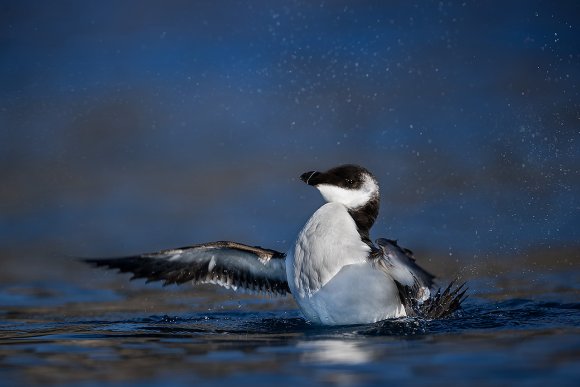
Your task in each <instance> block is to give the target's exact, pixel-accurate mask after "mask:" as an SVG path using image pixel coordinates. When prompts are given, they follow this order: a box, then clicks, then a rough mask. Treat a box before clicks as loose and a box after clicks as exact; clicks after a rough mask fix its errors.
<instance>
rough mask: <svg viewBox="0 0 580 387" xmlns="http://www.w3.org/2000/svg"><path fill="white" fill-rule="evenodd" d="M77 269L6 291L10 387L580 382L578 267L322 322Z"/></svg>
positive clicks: (222, 294) (2, 345)
mask: <svg viewBox="0 0 580 387" xmlns="http://www.w3.org/2000/svg"><path fill="white" fill-rule="evenodd" d="M74 265H79V266H80V267H77V268H75V269H76V270H78V272H77V279H76V280H73V281H72V282H73V283H76V284H70V283H66V282H46V281H45V282H41V283H36V284H34V285H32V286H18V285H13V286H2V287H1V288H0V307H1V308H2V309H1V310H2V312H1V313H2V314H1V321H2V322H1V323H0V358H1V359H2V363H1V364H2V367H1V372H2V375H3V381H2V384H5V385H16V384H17V385H37V384H42V385H67V384H72V385H103V384H110V385H121V384H122V385H150V386H158V385H186V384H192V383H196V384H200V383H201V384H206V385H213V384H215V385H217V384H223V383H229V382H231V383H236V384H243V385H245V384H248V385H249V384H252V385H266V384H272V383H276V384H279V385H295V383H309V384H328V383H330V384H363V385H364V384H383V383H393V382H396V383H402V384H416V383H424V384H433V385H443V384H449V383H476V384H479V383H486V384H488V383H497V384H518V383H522V384H526V385H545V384H546V383H550V384H559V385H574V384H575V382H577V381H578V378H579V377H580V370H579V368H578V364H579V361H580V328H579V327H580V303H579V302H578V294H580V286H579V284H580V281H578V280H579V279H580V278H579V276H580V272H578V271H577V270H572V271H568V272H567V273H558V272H557V273H551V274H548V273H540V274H538V273H535V274H533V275H528V276H527V278H522V277H521V276H519V275H518V274H517V273H511V274H514V276H515V278H511V275H510V274H509V273H508V274H507V275H503V276H502V277H499V278H497V277H496V276H492V277H479V278H471V280H470V286H471V288H470V298H469V299H468V300H467V301H466V303H465V306H464V308H463V310H461V311H460V312H458V313H457V314H456V315H454V316H453V317H451V318H448V319H444V320H434V321H426V320H421V319H399V320H393V321H383V322H379V323H376V324H371V325H359V326H344V327H320V326H314V325H311V324H309V323H308V322H306V321H305V320H303V319H302V318H301V316H300V314H299V312H298V311H297V309H296V308H295V306H294V304H293V301H291V300H290V299H287V298H269V297H263V296H252V295H237V294H234V293H232V292H229V291H227V290H222V289H220V288H216V287H211V286H202V287H196V288H192V287H191V286H187V285H186V286H182V287H168V288H162V287H161V286H156V285H155V284H153V285H147V286H146V285H144V284H143V283H141V281H134V282H132V283H126V282H125V281H126V279H127V278H125V277H126V276H120V277H121V278H119V277H117V275H116V274H113V273H108V272H107V273H101V272H99V275H98V276H91V275H90V272H91V271H92V270H95V269H90V268H84V267H83V266H81V265H80V264H79V263H75V264H74ZM78 276H85V278H84V280H85V282H84V283H83V281H79V278H78ZM510 278H511V279H510ZM521 281H524V282H533V283H535V286H534V287H533V288H530V287H524V286H522V284H521ZM503 289H511V290H512V291H511V292H510V291H505V292H504V290H503ZM498 291H499V292H498Z"/></svg>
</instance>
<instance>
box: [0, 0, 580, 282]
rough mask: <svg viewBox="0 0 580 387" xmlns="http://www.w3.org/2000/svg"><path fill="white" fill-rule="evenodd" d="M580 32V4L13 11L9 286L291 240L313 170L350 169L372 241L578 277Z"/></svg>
mask: <svg viewBox="0 0 580 387" xmlns="http://www.w3.org/2000/svg"><path fill="white" fill-rule="evenodd" d="M579 23H580V4H579V3H578V2H577V1H559V2H551V1H513V2H478V1H426V2H411V1H398V2H382V1H357V2H343V1H319V2H311V1H290V2H288V1H253V2H245V1H226V2H216V1H196V2H189V1H178V0H177V1H163V2H159V1H150V0H144V1H139V2H133V1H100V2H81V1H61V2H56V3H55V2H37V1H2V2H1V3H0V41H1V43H0V55H1V58H2V60H1V61H0V84H1V88H0V259H1V262H2V270H1V273H0V279H1V280H2V281H4V283H10V282H22V281H32V280H36V279H41V278H46V277H51V276H52V277H58V276H62V275H66V276H67V277H68V278H73V277H76V276H77V274H74V273H76V272H77V271H76V270H78V267H77V266H75V265H70V258H69V257H70V256H109V255H124V254H132V253H140V252H147V251H155V250H159V249H163V248H171V247H177V246H183V245H188V244H192V243H198V242H206V241H212V240H222V239H225V240H235V241H239V242H243V243H247V244H256V245H262V246H265V247H269V248H273V249H277V250H281V251H285V250H286V249H287V248H289V246H290V245H291V243H292V241H293V239H294V238H295V236H296V234H297V232H298V231H299V229H300V228H301V227H302V225H303V224H304V222H305V221H306V220H307V218H308V217H309V216H310V214H311V213H312V212H313V211H314V210H315V209H316V208H317V207H318V206H319V205H320V204H322V198H321V197H320V195H319V194H318V193H317V192H316V191H315V190H313V189H312V188H311V187H308V186H306V185H304V184H303V183H302V182H300V181H299V179H298V176H299V175H300V174H301V173H303V172H305V171H308V170H313V169H319V170H323V169H327V168H330V167H333V166H336V165H338V164H343V163H358V164H361V165H363V166H366V167H367V168H368V169H370V170H371V171H372V172H373V173H374V174H375V175H376V176H377V178H378V180H379V181H380V183H381V189H382V190H381V199H382V203H381V204H382V207H381V213H380V216H379V219H378V222H377V224H376V225H375V227H374V229H373V230H372V231H371V234H372V237H373V238H377V237H388V238H392V239H398V240H399V242H400V243H401V244H402V245H403V246H408V247H410V248H412V249H414V250H415V251H416V253H417V255H418V256H419V260H420V262H424V263H425V264H426V265H427V266H428V267H429V268H430V269H431V270H433V271H435V272H436V273H437V274H441V273H443V274H444V275H445V274H448V275H450V276H452V275H454V274H453V272H457V271H464V272H465V271H469V270H471V271H472V273H471V275H474V274H475V275H476V274H477V273H473V272H475V271H478V270H483V269H484V268H489V267H490V266H494V265H495V266H501V265H504V266H510V265H511V266H512V269H513V266H514V265H521V264H522V263H523V264H524V265H525V267H523V268H522V267H521V266H518V268H517V270H518V271H519V270H520V268H521V269H522V271H521V272H524V271H525V270H535V268H536V267H538V266H542V270H545V269H546V268H552V267H555V268H560V269H562V268H564V270H565V268H567V267H570V266H574V267H577V266H576V265H577V264H578V262H579V261H580V258H579V256H580V248H579V247H580V238H579V237H580V231H579V230H580V216H579V206H580V199H579V194H580V192H579V187H580V185H579V182H580V173H579V166H580V151H579V147H578V141H579V140H580V109H579V103H580V99H579V91H580V90H579V84H578V78H579V76H580V34H579V33H578V27H579ZM443 263H445V264H443ZM451 264H453V265H455V266H453V267H452V268H449V265H451ZM73 268H74V269H75V271H73ZM466 268H468V269H466ZM83 273H87V274H88V273H94V272H93V271H91V270H87V271H86V272H83ZM463 274H465V273H463ZM468 274H469V273H468ZM78 275H79V276H81V274H78ZM77 279H78V278H77Z"/></svg>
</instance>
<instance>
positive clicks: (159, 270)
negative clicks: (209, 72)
mask: <svg viewBox="0 0 580 387" xmlns="http://www.w3.org/2000/svg"><path fill="white" fill-rule="evenodd" d="M84 261H85V262H87V263H89V264H92V265H95V266H98V267H106V268H109V269H118V270H119V271H120V272H121V273H132V274H133V277H132V278H131V279H136V278H146V279H147V282H153V281H163V284H164V285H170V284H182V283H185V282H190V281H191V282H193V283H194V284H202V283H212V284H216V285H220V286H223V287H226V288H232V289H234V290H237V289H245V290H249V291H253V292H265V293H271V294H280V295H284V294H288V293H290V289H289V288H288V282H287V280H286V266H285V254H283V253H280V252H278V251H275V250H270V249H264V248H262V247H258V246H247V245H244V244H241V243H237V242H228V241H219V242H211V243H203V244H198V245H193V246H188V247H183V248H178V249H171V250H163V251H160V252H156V253H149V254H142V255H136V256H130V257H119V258H93V259H85V260H84Z"/></svg>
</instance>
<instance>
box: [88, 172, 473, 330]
mask: <svg viewBox="0 0 580 387" xmlns="http://www.w3.org/2000/svg"><path fill="white" fill-rule="evenodd" d="M300 179H301V180H302V181H304V182H305V183H306V184H308V185H310V186H313V187H316V188H317V189H318V190H319V191H320V193H321V194H322V196H323V198H324V199H325V201H326V204H324V205H323V206H322V207H320V208H319V209H318V210H317V211H316V212H315V213H314V214H313V215H312V216H311V217H310V219H309V220H308V221H307V222H306V225H305V226H304V227H303V228H302V230H301V231H300V233H299V234H298V237H297V238H296V241H295V242H294V244H293V245H292V247H291V248H290V250H289V251H288V252H287V253H286V254H284V253H281V252H278V251H275V250H271V249H265V248H262V247H259V246H248V245H244V244H241V243H237V242H229V241H221V242H211V243H202V244H198V245H193V246H188V247H183V248H177V249H171V250H164V251H160V252H156V253H150V254H142V255H136V256H130V257H121V258H104V259H86V260H85V261H86V262H88V263H91V264H94V265H96V266H105V267H107V268H111V269H119V271H120V272H122V273H125V272H130V273H133V278H146V279H147V280H148V282H150V281H164V284H165V285H169V284H181V283H185V282H190V281H191V282H193V283H194V284H202V283H211V284H216V285H220V286H224V287H226V288H230V289H233V290H249V291H254V292H262V293H270V294H278V295H286V294H291V295H292V296H293V297H294V300H295V301H296V303H297V304H298V306H299V307H300V310H301V311H302V314H303V315H304V317H305V319H306V320H308V321H311V322H312V323H316V324H322V325H349V324H367V323H374V322H377V321H381V320H385V319H390V318H398V317H404V316H421V317H425V318H440V317H444V316H447V315H449V314H451V313H452V312H454V311H455V310H457V309H459V307H460V305H461V303H462V302H463V300H464V299H465V297H466V296H465V290H464V289H463V285H461V286H454V285H453V283H451V284H450V285H449V286H448V287H447V288H446V289H445V290H443V291H441V290H438V291H434V288H433V285H434V284H433V279H434V276H433V275H432V274H430V273H428V272H427V271H426V270H424V269H423V268H421V267H420V266H419V265H418V264H417V263H416V262H415V259H414V257H413V254H412V253H411V251H410V250H408V249H405V248H402V247H400V246H399V245H398V244H397V242H396V241H393V240H389V239H383V238H381V239H377V240H376V241H375V244H373V242H372V241H371V239H370V237H369V231H370V228H371V227H372V225H373V223H374V222H375V219H376V218H377V216H378V212H379V201H380V200H379V185H378V183H377V180H376V178H375V177H374V176H373V175H372V174H371V173H370V172H369V171H367V170H366V169H365V168H363V167H360V166H357V165H342V166H339V167H336V168H332V169H330V170H328V171H326V172H317V171H311V172H306V173H304V174H302V175H301V176H300ZM133 278H132V279H133Z"/></svg>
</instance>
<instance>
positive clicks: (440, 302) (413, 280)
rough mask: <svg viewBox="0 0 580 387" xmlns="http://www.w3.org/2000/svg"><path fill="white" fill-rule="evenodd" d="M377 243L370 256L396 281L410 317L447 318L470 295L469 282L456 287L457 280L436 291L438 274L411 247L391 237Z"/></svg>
mask: <svg viewBox="0 0 580 387" xmlns="http://www.w3.org/2000/svg"><path fill="white" fill-rule="evenodd" d="M376 243H377V245H378V246H379V250H378V251H377V253H376V254H375V255H374V256H373V255H371V257H370V259H371V261H372V263H373V264H375V265H376V266H378V267H379V268H380V269H381V270H383V271H384V272H385V273H386V274H387V275H389V276H390V277H391V278H392V279H393V280H394V281H395V284H396V285H397V288H398V290H399V297H400V299H401V303H402V304H403V306H404V307H405V310H406V312H407V315H408V316H422V317H425V318H441V317H445V316H447V315H449V314H451V313H453V312H454V311H456V310H457V309H459V308H460V306H461V303H462V302H463V301H464V300H465V298H467V296H466V295H465V292H466V291H467V289H464V285H465V284H462V285H460V286H457V287H455V289H452V288H453V285H454V281H453V282H451V283H450V284H449V286H448V287H447V288H446V289H445V290H444V291H443V292H442V291H441V289H439V290H438V291H437V292H436V293H435V294H432V288H433V280H434V279H435V276H434V275H433V274H431V273H429V272H428V271H426V270H425V269H423V268H422V267H420V266H419V265H418V264H417V263H416V262H415V258H414V257H413V253H412V252H411V251H410V250H409V249H405V248H403V247H400V246H399V245H398V244H397V242H396V241H393V240H389V239H383V238H381V239H377V240H376Z"/></svg>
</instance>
